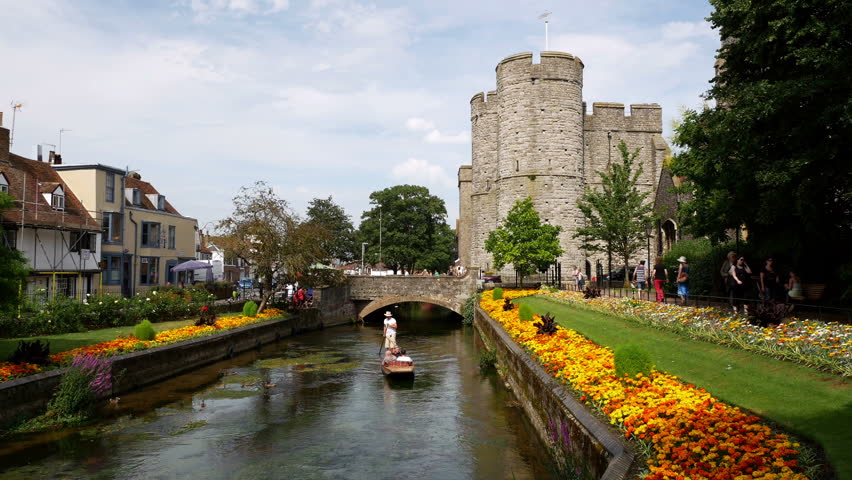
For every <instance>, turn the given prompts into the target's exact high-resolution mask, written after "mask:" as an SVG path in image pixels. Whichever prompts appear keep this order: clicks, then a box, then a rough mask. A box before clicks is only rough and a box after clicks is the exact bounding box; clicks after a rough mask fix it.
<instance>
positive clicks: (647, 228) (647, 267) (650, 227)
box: [645, 221, 654, 288]
mask: <svg viewBox="0 0 852 480" xmlns="http://www.w3.org/2000/svg"><path fill="white" fill-rule="evenodd" d="M653 231H654V224H653V223H651V222H650V221H648V222H646V223H645V238H647V239H648V263H646V264H645V288H648V285H649V282H648V280H650V278H651V276H650V275H649V273H650V272H651V232H653Z"/></svg>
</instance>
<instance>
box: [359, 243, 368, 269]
mask: <svg viewBox="0 0 852 480" xmlns="http://www.w3.org/2000/svg"><path fill="white" fill-rule="evenodd" d="M367 245H369V244H368V243H367V242H361V275H364V247H365V246H367Z"/></svg>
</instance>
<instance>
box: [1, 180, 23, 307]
mask: <svg viewBox="0 0 852 480" xmlns="http://www.w3.org/2000/svg"><path fill="white" fill-rule="evenodd" d="M14 206H15V202H14V200H13V199H12V197H10V196H9V195H7V194H5V193H3V192H0V212H2V211H3V210H6V209H9V208H13V207H14ZM28 274H29V269H28V268H27V259H26V257H24V255H23V253H21V252H19V251H18V250H15V249H14V248H9V247H8V246H7V245H6V242H5V241H4V232H3V226H2V225H0V312H4V311H10V310H12V309H14V308H15V307H16V306H17V305H18V302H19V301H20V291H21V287H22V285H23V284H24V282H25V281H26V279H27V275H28Z"/></svg>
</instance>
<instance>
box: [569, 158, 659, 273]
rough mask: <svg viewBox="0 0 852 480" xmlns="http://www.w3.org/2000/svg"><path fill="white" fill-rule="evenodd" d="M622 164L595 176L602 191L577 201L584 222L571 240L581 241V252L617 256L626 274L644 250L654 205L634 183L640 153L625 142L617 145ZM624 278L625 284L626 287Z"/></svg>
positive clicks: (639, 171) (589, 191) (638, 172)
mask: <svg viewBox="0 0 852 480" xmlns="http://www.w3.org/2000/svg"><path fill="white" fill-rule="evenodd" d="M618 151H619V152H621V163H619V162H612V163H611V164H610V165H608V166H607V168H606V170H605V171H602V172H601V171H599V172H597V174H598V176H600V179H601V189H600V190H596V189H587V190H586V192H585V193H583V196H582V197H581V198H580V199H579V200H577V208H578V209H579V210H580V212H581V213H582V214H583V217H584V218H585V223H584V226H582V227H580V228H578V229H577V231H576V232H575V233H574V238H579V239H581V240H582V244H581V246H580V248H581V249H582V250H585V251H587V252H603V253H612V254H613V255H617V256H618V257H620V258H621V259H622V260H623V262H624V271H625V272H629V271H630V270H629V266H628V262H629V260H630V257H632V256H633V255H634V254H635V253H637V252H639V251H640V250H643V249H644V248H645V244H646V242H647V240H646V233H645V226H646V225H649V224H651V223H652V222H653V219H654V216H653V209H654V206H653V202H651V201H649V200H648V193H642V192H640V191H639V187H638V186H637V182H638V180H639V177H640V176H641V175H642V165H641V164H639V165H638V166H637V167H636V168H634V162H635V161H636V157H637V156H638V155H639V149H636V150H634V151H633V152H630V151H628V150H627V145H626V144H625V143H624V141H621V142H619V143H618ZM629 281H630V280H629V279H628V278H626V277H625V283H629Z"/></svg>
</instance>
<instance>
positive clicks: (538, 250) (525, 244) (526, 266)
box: [485, 197, 563, 283]
mask: <svg viewBox="0 0 852 480" xmlns="http://www.w3.org/2000/svg"><path fill="white" fill-rule="evenodd" d="M561 231H562V227H560V226H556V225H550V224H547V223H542V222H541V217H540V216H539V214H538V212H537V211H536V210H535V208H534V207H533V201H532V198H530V197H527V198H525V199H523V200H518V201H517V202H515V204H514V205H513V206H512V208H511V209H510V210H509V213H508V214H507V215H506V219H505V220H504V221H503V223H502V224H501V225H500V227H499V228H498V229H497V230H494V231H492V232H491V233H489V234H488V238H487V239H486V240H485V251H486V252H488V253H490V254H491V255H492V256H493V257H494V268H496V269H498V270H499V269H501V268H503V267H504V266H506V265H508V264H510V263H511V264H512V266H513V267H515V270H516V271H517V272H518V275H520V276H521V283H523V277H524V276H526V275H529V274H531V273H533V272H535V271H544V270H546V269H547V267H548V266H549V265H551V264H552V263H553V262H554V261H556V257H558V256H559V255H561V254H562V252H563V250H562V248H561V247H560V245H559V232H561Z"/></svg>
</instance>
